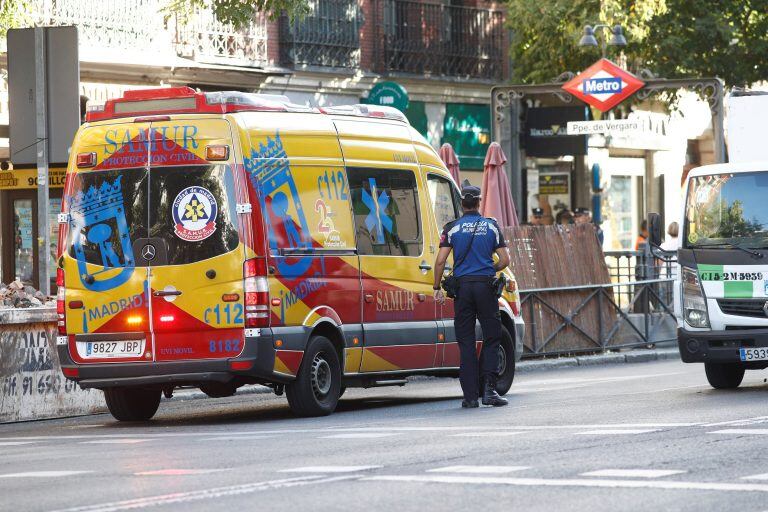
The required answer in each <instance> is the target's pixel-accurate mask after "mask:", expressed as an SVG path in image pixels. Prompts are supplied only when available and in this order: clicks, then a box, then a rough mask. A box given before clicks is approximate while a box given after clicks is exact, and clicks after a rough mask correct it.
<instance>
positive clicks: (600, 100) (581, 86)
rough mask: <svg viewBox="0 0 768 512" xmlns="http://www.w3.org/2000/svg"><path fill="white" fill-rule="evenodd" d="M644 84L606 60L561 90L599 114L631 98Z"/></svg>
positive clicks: (577, 76)
mask: <svg viewBox="0 0 768 512" xmlns="http://www.w3.org/2000/svg"><path fill="white" fill-rule="evenodd" d="M644 85H645V82H643V81H642V80H640V79H639V78H637V77H635V76H634V75H633V74H632V73H628V72H626V71H624V70H623V69H621V68H620V67H619V66H617V65H616V64H614V63H613V62H611V61H609V60H608V59H600V60H599V61H597V62H595V63H594V64H592V65H591V66H590V67H589V68H587V69H586V70H585V71H583V72H581V73H579V74H578V75H576V76H575V77H574V78H573V79H571V80H570V81H569V82H567V83H566V84H565V85H563V89H564V90H565V91H567V92H569V93H571V94H572V95H574V96H576V97H577V98H579V99H580V100H581V101H583V102H585V103H587V104H589V105H592V106H593V107H595V108H596V109H598V110H599V111H601V112H606V111H608V110H611V109H612V108H613V107H615V106H616V105H618V104H619V103H621V102H622V101H624V100H625V99H627V98H629V97H630V96H632V95H633V94H634V93H636V92H637V91H638V90H639V89H642V87H643V86H644Z"/></svg>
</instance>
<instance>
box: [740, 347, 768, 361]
mask: <svg viewBox="0 0 768 512" xmlns="http://www.w3.org/2000/svg"><path fill="white" fill-rule="evenodd" d="M739 356H740V357H741V360H742V361H766V360H768V348H740V349H739Z"/></svg>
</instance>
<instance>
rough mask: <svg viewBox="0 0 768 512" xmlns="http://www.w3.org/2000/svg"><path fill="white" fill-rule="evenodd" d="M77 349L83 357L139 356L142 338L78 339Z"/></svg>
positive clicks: (141, 349) (142, 342)
mask: <svg viewBox="0 0 768 512" xmlns="http://www.w3.org/2000/svg"><path fill="white" fill-rule="evenodd" d="M77 351H78V352H79V353H80V357H82V358H83V359H110V358H121V357H139V356H141V354H143V353H144V340H122V341H79V342H77Z"/></svg>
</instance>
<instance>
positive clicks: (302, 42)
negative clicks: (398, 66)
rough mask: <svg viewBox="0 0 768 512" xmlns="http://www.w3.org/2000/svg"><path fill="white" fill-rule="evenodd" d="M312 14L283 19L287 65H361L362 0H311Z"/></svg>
mask: <svg viewBox="0 0 768 512" xmlns="http://www.w3.org/2000/svg"><path fill="white" fill-rule="evenodd" d="M309 9H310V13H309V14H308V15H307V16H306V17H305V18H303V19H300V20H294V21H293V22H291V21H290V20H289V19H288V17H287V16H283V17H282V18H280V61H281V63H282V64H283V65H284V66H290V67H294V68H295V67H303V66H322V67H335V68H357V67H359V66H360V27H361V25H362V23H363V18H362V12H361V10H360V5H359V3H358V0H310V2H309Z"/></svg>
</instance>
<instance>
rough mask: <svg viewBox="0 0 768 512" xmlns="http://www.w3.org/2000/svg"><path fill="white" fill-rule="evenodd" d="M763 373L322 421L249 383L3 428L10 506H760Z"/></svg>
mask: <svg viewBox="0 0 768 512" xmlns="http://www.w3.org/2000/svg"><path fill="white" fill-rule="evenodd" d="M766 377H768V371H762V372H747V376H746V379H745V383H744V384H743V385H742V387H741V388H740V389H738V390H735V391H725V392H724V391H715V390H713V389H711V388H709V386H708V385H707V383H706V380H705V378H704V372H703V367H702V366H699V365H684V364H683V363H680V362H679V361H658V362H652V363H638V364H620V365H610V366H599V367H582V368H573V369H562V370H551V371H545V372H532V373H524V374H520V375H518V379H517V380H516V382H515V385H514V386H513V388H512V391H511V392H510V395H508V396H509V398H510V400H511V404H510V406H508V407H504V408H497V409H493V408H481V409H472V410H462V409H461V408H460V407H459V397H460V393H459V388H458V382H457V381H455V380H451V379H430V380H422V381H417V382H411V383H409V384H408V385H407V386H406V387H405V388H378V389H371V390H349V391H348V392H347V394H346V395H345V396H344V398H343V399H342V402H341V404H340V406H339V410H338V411H337V412H336V414H334V415H332V416H329V417H326V418H315V419H296V418H293V417H292V416H291V414H290V411H289V410H288V406H287V403H286V402H285V399H284V398H283V397H274V396H273V395H267V394H246V395H239V396H235V397H231V398H227V399H215V400H214V399H198V400H178V399H174V400H171V401H164V402H163V403H162V404H161V410H160V413H159V414H158V416H157V417H156V419H155V420H154V421H152V422H149V423H146V424H141V425H126V424H120V423H117V422H115V421H113V420H112V418H111V416H109V415H97V416H89V417H82V418H72V419H64V420H50V421H40V422H30V423H23V424H13V425H0V509H1V510H9V511H10V510H13V511H21V510H24V511H26V510H30V511H34V510H71V511H74V510H77V511H81V512H85V511H89V512H92V511H118V510H144V509H151V510H159V511H168V510H184V511H185V512H187V511H189V512H191V511H203V510H214V509H215V510H238V509H239V510H244V511H245V510H265V511H287V512H296V511H299V510H302V511H303V510H313V511H316V510H317V511H322V510H333V511H346V510H350V511H355V512H359V511H360V510H383V511H384V510H386V511H390V510H397V511H404V510H414V511H420V512H421V511H425V510H441V511H442V510H504V511H510V510H525V511H526V512H529V511H539V510H541V511H547V512H550V511H555V510H556V511H558V512H559V511H568V510H578V511H580V512H583V511H616V510H644V511H645V510H664V511H667V510H691V511H696V512H701V511H708V510H717V511H725V510H728V511H730V510H737V511H740V512H741V511H757V512H763V511H768V448H767V447H766V441H768V400H767V399H768V384H766V383H765V378H766Z"/></svg>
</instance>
